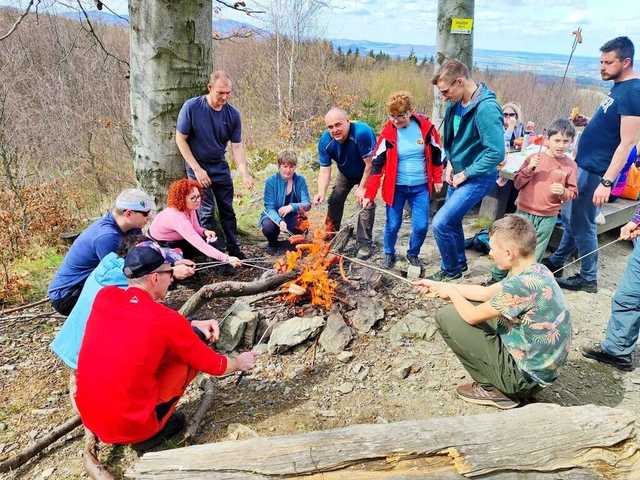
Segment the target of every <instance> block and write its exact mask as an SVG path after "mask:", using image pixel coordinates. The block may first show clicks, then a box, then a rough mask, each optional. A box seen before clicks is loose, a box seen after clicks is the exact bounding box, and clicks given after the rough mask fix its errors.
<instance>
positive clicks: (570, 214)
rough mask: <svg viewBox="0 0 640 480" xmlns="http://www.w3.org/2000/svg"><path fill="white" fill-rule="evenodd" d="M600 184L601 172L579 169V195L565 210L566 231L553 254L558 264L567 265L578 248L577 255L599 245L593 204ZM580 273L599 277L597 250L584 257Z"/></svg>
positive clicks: (564, 222) (587, 276)
mask: <svg viewBox="0 0 640 480" xmlns="http://www.w3.org/2000/svg"><path fill="white" fill-rule="evenodd" d="M599 184H600V176H599V175H596V174H595V173H591V172H587V171H586V170H583V169H581V168H579V169H578V197H577V198H575V199H574V200H572V201H571V203H569V204H568V205H566V206H565V207H564V208H563V209H562V215H561V218H562V226H563V227H564V233H563V234H562V240H560V245H558V249H557V250H556V251H555V252H554V254H553V255H551V257H550V260H551V262H552V263H554V264H555V265H562V264H564V263H565V262H566V260H567V258H568V257H569V255H571V254H573V252H575V250H576V248H577V249H578V256H582V255H585V254H587V253H589V252H592V251H594V250H595V249H596V248H598V230H597V225H596V215H597V208H596V206H595V205H594V204H593V192H595V190H596V188H597V187H598V185H599ZM580 276H581V277H582V278H583V279H584V280H587V281H590V282H592V281H595V280H597V279H598V254H597V253H594V254H592V255H589V256H588V257H586V258H583V259H582V260H581V263H580Z"/></svg>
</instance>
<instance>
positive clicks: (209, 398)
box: [184, 378, 215, 442]
mask: <svg viewBox="0 0 640 480" xmlns="http://www.w3.org/2000/svg"><path fill="white" fill-rule="evenodd" d="M214 392H215V385H214V383H213V381H212V380H211V378H207V379H206V383H205V386H204V394H203V395H202V398H201V399H200V405H198V409H197V410H196V413H194V414H193V417H191V421H190V422H189V426H188V427H187V430H186V431H185V432H184V441H185V442H186V441H189V440H191V439H192V438H193V437H195V436H196V434H197V433H198V428H199V427H200V423H202V420H203V419H204V416H205V414H206V413H207V412H208V411H209V407H211V404H212V403H213V395H214Z"/></svg>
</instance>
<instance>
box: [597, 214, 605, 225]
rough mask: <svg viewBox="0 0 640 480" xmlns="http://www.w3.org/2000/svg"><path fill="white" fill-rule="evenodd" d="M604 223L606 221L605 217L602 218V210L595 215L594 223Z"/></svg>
mask: <svg viewBox="0 0 640 480" xmlns="http://www.w3.org/2000/svg"><path fill="white" fill-rule="evenodd" d="M605 223H607V219H606V218H604V215H603V214H602V212H600V213H599V214H598V215H596V224H598V225H604V224H605Z"/></svg>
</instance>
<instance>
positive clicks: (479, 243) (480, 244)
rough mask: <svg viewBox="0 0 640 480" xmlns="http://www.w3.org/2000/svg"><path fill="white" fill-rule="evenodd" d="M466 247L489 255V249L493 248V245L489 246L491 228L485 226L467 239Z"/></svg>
mask: <svg viewBox="0 0 640 480" xmlns="http://www.w3.org/2000/svg"><path fill="white" fill-rule="evenodd" d="M464 248H466V249H467V250H475V251H476V252H480V253H482V254H484V255H488V254H489V250H491V247H489V229H488V228H483V229H482V230H480V231H479V232H478V233H476V234H475V235H474V236H473V237H471V238H467V239H465V241H464Z"/></svg>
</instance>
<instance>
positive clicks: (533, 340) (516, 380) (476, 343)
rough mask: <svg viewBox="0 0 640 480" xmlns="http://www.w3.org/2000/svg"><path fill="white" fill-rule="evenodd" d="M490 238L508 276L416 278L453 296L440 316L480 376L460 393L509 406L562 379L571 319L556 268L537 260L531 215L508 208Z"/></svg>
mask: <svg viewBox="0 0 640 480" xmlns="http://www.w3.org/2000/svg"><path fill="white" fill-rule="evenodd" d="M490 246H491V252H490V253H489V255H491V256H492V258H493V260H494V261H495V263H496V265H497V266H498V267H499V268H501V269H504V270H508V271H509V274H508V276H507V278H506V279H505V280H503V281H502V282H500V283H496V284H493V285H491V286H488V287H483V286H479V285H459V284H458V285H456V284H451V283H442V282H433V281H430V280H420V281H418V282H416V285H417V286H418V288H419V289H420V290H421V291H422V292H424V293H427V292H435V293H436V294H437V295H438V296H439V297H440V298H442V299H445V300H450V301H451V303H452V305H448V306H446V307H444V308H442V309H441V310H439V311H438V313H437V314H436V322H437V323H438V327H439V329H440V333H441V334H442V337H443V338H444V340H445V342H447V344H448V345H449V347H451V349H452V350H453V352H454V353H455V354H456V356H457V357H458V359H459V360H460V361H461V362H462V364H463V366H464V367H465V369H466V370H467V372H469V375H471V377H472V378H473V380H474V382H473V383H469V384H466V385H460V386H459V387H458V388H457V390H456V391H457V393H458V396H459V397H461V398H462V399H463V400H466V401H468V402H472V403H478V404H481V405H490V406H494V407H498V408H502V409H509V408H514V407H517V406H518V405H520V403H521V402H522V401H523V400H525V399H527V398H528V397H530V396H531V395H532V394H533V393H535V392H536V391H537V390H539V389H540V388H541V387H545V386H547V385H550V384H551V383H552V382H553V381H554V380H555V379H556V377H557V370H558V368H560V367H561V366H562V365H563V364H564V363H565V361H566V359H567V355H568V354H569V346H570V340H571V321H570V319H569V312H568V309H567V304H566V302H565V299H564V295H563V293H562V290H561V289H560V287H559V286H558V284H557V283H556V281H555V278H554V277H553V274H552V273H551V272H550V271H549V269H547V267H545V266H544V265H542V264H539V263H536V262H535V248H536V231H535V229H534V227H533V225H532V224H531V222H530V221H529V220H527V219H525V218H523V217H520V216H518V215H507V216H506V217H504V218H502V219H500V220H498V221H496V222H495V223H494V224H493V226H492V227H491V231H490ZM472 302H481V303H472Z"/></svg>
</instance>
